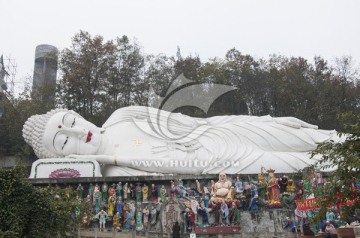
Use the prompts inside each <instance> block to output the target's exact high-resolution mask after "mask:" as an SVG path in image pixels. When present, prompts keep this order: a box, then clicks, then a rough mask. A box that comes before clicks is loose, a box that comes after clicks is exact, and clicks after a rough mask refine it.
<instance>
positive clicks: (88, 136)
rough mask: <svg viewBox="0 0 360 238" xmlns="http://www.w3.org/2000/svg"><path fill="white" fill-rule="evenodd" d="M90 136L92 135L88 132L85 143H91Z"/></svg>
mask: <svg viewBox="0 0 360 238" xmlns="http://www.w3.org/2000/svg"><path fill="white" fill-rule="evenodd" d="M91 136H92V133H91V131H89V132H88V134H87V137H86V143H88V142H90V141H91Z"/></svg>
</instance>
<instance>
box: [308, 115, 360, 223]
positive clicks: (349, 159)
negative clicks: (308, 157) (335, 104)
mask: <svg viewBox="0 0 360 238" xmlns="http://www.w3.org/2000/svg"><path fill="white" fill-rule="evenodd" d="M339 119H340V120H341V121H342V122H343V123H344V124H343V125H344V127H343V130H342V131H341V132H340V133H339V135H340V136H342V137H343V138H344V141H342V142H340V143H335V142H334V141H329V142H325V143H321V144H319V145H318V147H317V148H316V150H314V151H313V156H319V155H321V159H320V161H319V162H318V163H317V166H318V167H319V168H320V169H324V170H329V169H330V170H334V171H333V172H330V176H329V178H328V180H327V183H326V185H325V186H324V188H322V189H320V190H319V191H317V193H316V197H318V198H320V201H321V202H320V205H321V210H320V215H323V213H324V212H326V208H327V207H328V206H329V205H337V206H341V212H342V218H343V219H346V218H347V216H348V215H351V214H353V212H354V210H355V209H356V208H360V200H359V197H360V190H359V189H358V188H356V182H360V114H355V113H345V114H342V115H340V116H339ZM349 201H352V202H353V204H352V205H349V204H348V203H349ZM347 204H348V205H347Z"/></svg>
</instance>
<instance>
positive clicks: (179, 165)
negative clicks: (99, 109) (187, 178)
mask: <svg viewBox="0 0 360 238" xmlns="http://www.w3.org/2000/svg"><path fill="white" fill-rule="evenodd" d="M69 157H70V158H74V159H81V158H84V159H94V160H96V161H97V162H99V163H101V164H110V165H117V166H123V167H129V168H135V169H138V170H143V171H149V172H162V173H178V172H179V170H184V171H186V173H189V174H192V173H197V174H199V173H202V172H203V170H204V169H205V168H204V167H202V166H200V163H199V162H198V161H197V162H198V163H195V162H194V161H191V160H186V159H182V160H181V161H180V160H171V159H169V158H166V157H160V158H156V159H154V158H146V157H119V156H110V155H69Z"/></svg>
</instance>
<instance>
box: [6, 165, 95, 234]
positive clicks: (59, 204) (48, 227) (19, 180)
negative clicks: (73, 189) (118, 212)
mask: <svg viewBox="0 0 360 238" xmlns="http://www.w3.org/2000/svg"><path fill="white" fill-rule="evenodd" d="M25 178H26V175H25V170H24V168H21V167H16V168H14V169H11V170H5V169H0V186H1V190H0V207H1V209H0V237H1V236H3V237H9V238H17V237H29V238H31V237H34V238H41V237H55V236H56V235H58V234H60V235H65V232H69V231H71V228H72V227H73V226H79V224H80V219H81V216H82V215H83V214H85V213H87V214H89V211H88V210H89V207H87V206H86V205H85V204H81V203H79V202H78V201H77V200H74V199H67V198H66V196H65V195H64V194H65V192H64V190H63V189H54V188H51V187H44V188H36V187H33V186H32V185H31V184H30V183H29V182H28V181H27V180H26V179H25ZM57 194H59V195H60V196H59V197H58V198H56V197H55V196H56V195H57ZM72 198H74V196H73V197H72ZM76 208H78V209H79V211H80V214H79V215H78V216H76V217H74V218H72V216H71V213H72V212H73V211H75V209H76Z"/></svg>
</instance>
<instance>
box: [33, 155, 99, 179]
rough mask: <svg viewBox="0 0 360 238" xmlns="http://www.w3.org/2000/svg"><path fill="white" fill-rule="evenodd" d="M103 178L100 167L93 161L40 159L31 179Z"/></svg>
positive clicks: (36, 163)
mask: <svg viewBox="0 0 360 238" xmlns="http://www.w3.org/2000/svg"><path fill="white" fill-rule="evenodd" d="M83 177H102V175H101V171H100V165H99V163H98V162H97V161H96V160H93V159H81V160H79V159H65V158H56V159H38V160H37V161H35V162H34V163H33V164H32V167H31V173H30V178H83Z"/></svg>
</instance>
